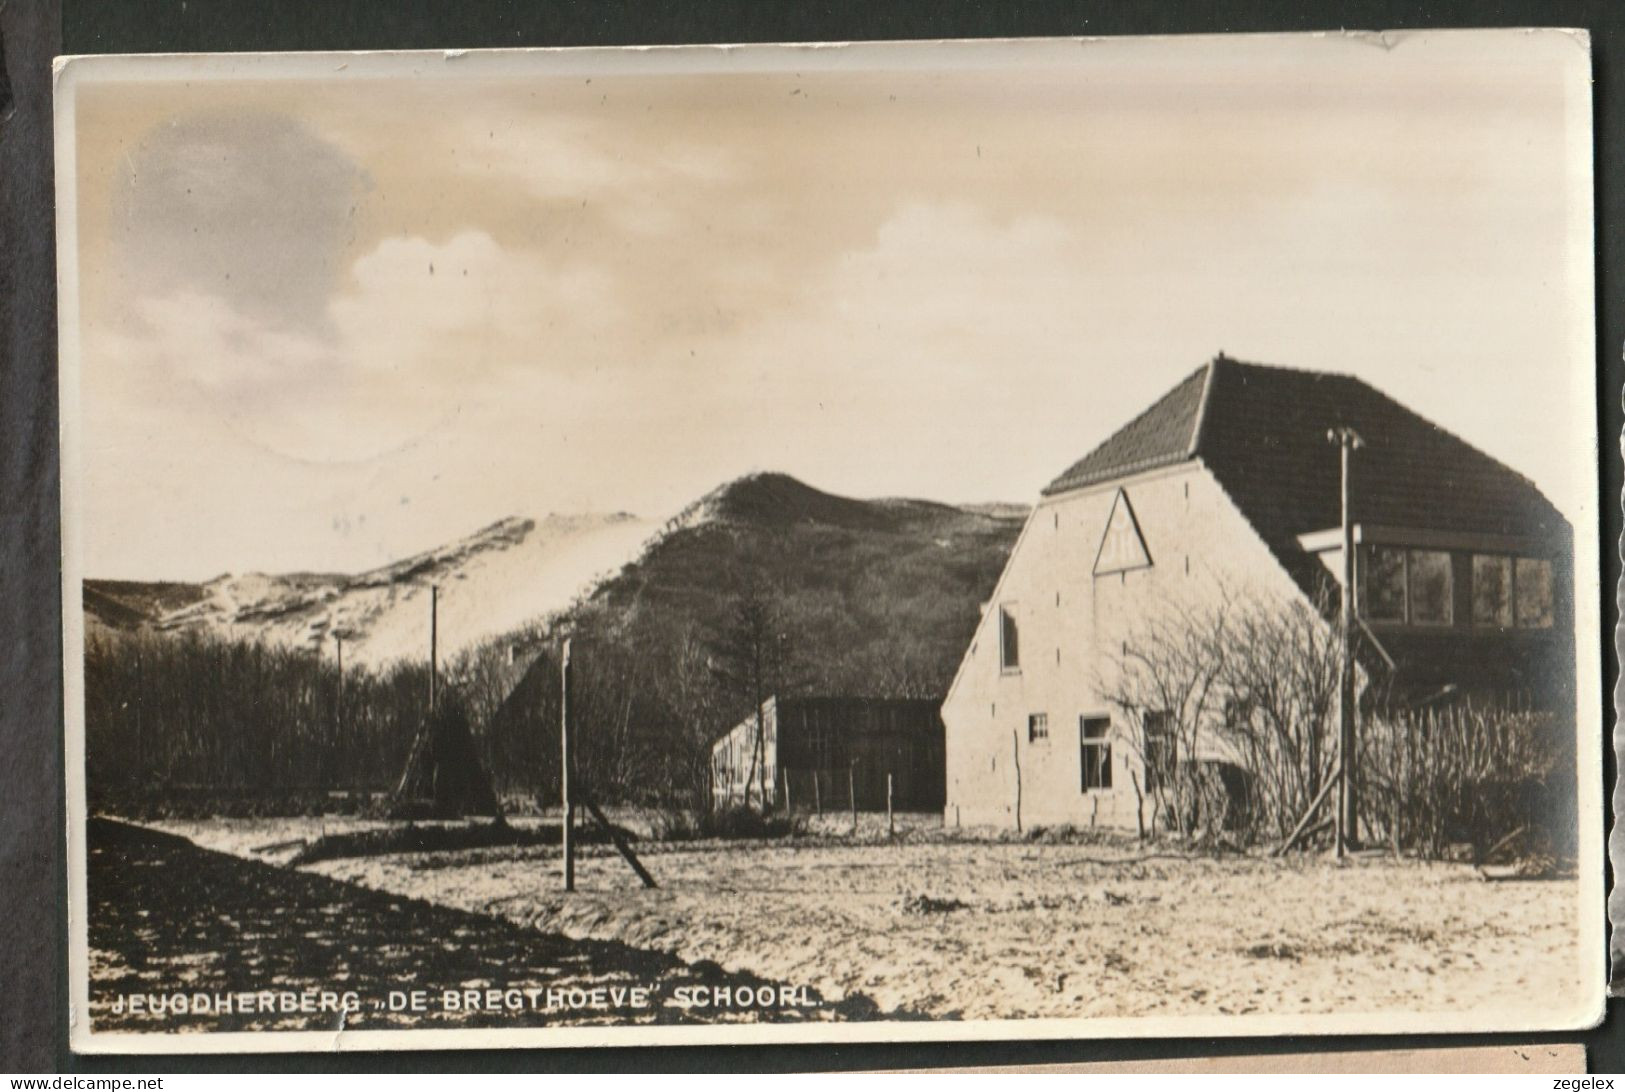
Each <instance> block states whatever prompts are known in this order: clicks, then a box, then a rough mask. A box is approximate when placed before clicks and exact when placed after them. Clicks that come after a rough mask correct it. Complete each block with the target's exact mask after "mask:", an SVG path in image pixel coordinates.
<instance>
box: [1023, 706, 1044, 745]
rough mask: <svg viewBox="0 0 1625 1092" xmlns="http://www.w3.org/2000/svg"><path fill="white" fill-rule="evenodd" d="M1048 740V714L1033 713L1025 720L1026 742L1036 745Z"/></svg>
mask: <svg viewBox="0 0 1625 1092" xmlns="http://www.w3.org/2000/svg"><path fill="white" fill-rule="evenodd" d="M1048 738H1049V714H1048V713H1034V714H1032V715H1031V716H1029V717H1028V718H1027V742H1028V743H1037V742H1038V741H1039V740H1041V739H1048Z"/></svg>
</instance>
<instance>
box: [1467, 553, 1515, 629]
mask: <svg viewBox="0 0 1625 1092" xmlns="http://www.w3.org/2000/svg"><path fill="white" fill-rule="evenodd" d="M1511 624H1512V559H1511V558H1510V557H1501V556H1500V555H1499V554H1474V555H1473V625H1475V626H1510V625H1511Z"/></svg>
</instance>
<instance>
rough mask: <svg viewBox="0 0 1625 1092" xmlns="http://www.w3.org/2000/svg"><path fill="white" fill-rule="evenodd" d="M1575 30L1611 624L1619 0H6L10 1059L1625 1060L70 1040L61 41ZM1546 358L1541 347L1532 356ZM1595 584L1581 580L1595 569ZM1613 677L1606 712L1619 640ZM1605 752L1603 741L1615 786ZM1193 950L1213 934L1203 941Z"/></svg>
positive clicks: (1621, 330) (1353, 1043)
mask: <svg viewBox="0 0 1625 1092" xmlns="http://www.w3.org/2000/svg"><path fill="white" fill-rule="evenodd" d="M1527 25H1538V26H1573V27H1584V28H1586V29H1589V30H1590V31H1591V35H1592V49H1593V61H1594V69H1593V71H1594V77H1595V87H1596V100H1595V103H1596V110H1595V112H1596V125H1597V157H1596V190H1597V202H1596V208H1597V240H1598V250H1597V273H1598V280H1597V299H1598V313H1597V318H1598V347H1599V351H1598V385H1597V392H1598V400H1597V404H1598V426H1599V433H1600V435H1601V436H1602V438H1603V439H1602V448H1601V452H1600V458H1601V465H1602V478H1603V483H1602V484H1603V494H1604V497H1603V503H1602V505H1601V510H1602V513H1603V519H1604V524H1605V526H1604V542H1605V543H1606V544H1607V548H1605V549H1604V550H1603V551H1602V555H1603V559H1604V569H1605V571H1604V572H1603V573H1602V574H1601V578H1602V579H1601V585H1600V586H1601V588H1602V589H1603V591H1602V608H1603V617H1604V618H1617V617H1618V613H1617V610H1616V606H1615V597H1614V594H1613V590H1614V589H1615V588H1616V587H1617V586H1618V577H1619V550H1618V548H1617V546H1616V543H1617V542H1618V540H1619V535H1620V504H1619V500H1618V498H1619V497H1620V495H1621V489H1620V486H1621V483H1620V470H1621V461H1620V459H1619V458H1618V457H1617V447H1616V442H1617V438H1618V437H1619V436H1620V429H1621V418H1622V414H1621V391H1622V387H1625V367H1622V365H1621V347H1622V346H1625V308H1622V307H1621V306H1620V305H1619V299H1618V297H1619V296H1620V283H1621V276H1620V271H1621V270H1622V269H1625V254H1622V249H1625V243H1622V240H1621V237H1620V225H1621V221H1622V212H1625V189H1622V187H1621V183H1620V179H1621V175H1622V173H1625V172H1622V171H1621V165H1622V160H1625V132H1622V128H1625V4H1620V3H1617V2H1582V0H1574V2H1562V0H1551V2H1534V0H1525V2H1516V3H1515V2H1480V3H1471V2H1450V3H1445V2H1419V0H1413V2H1408V3H1406V2H1398V0H1393V2H1375V0H1373V2H1349V0H1345V2H1343V3H1330V2H1311V0H1273V2H1272V0H1257V2H1247V0H1234V2H1220V0H1207V2H1174V0H1164V2H1160V3H1155V4H1153V3H1150V2H1146V0H1117V2H1105V0H1098V2H1074V3H1044V2H1038V0H1026V2H1004V3H996V2H986V3H979V2H975V0H948V2H938V3H923V2H922V3H916V4H898V3H881V2H878V0H870V2H862V0H842V2H834V0H825V2H822V3H799V4H792V3H777V2H772V0H755V2H752V0H732V2H726V3H704V2H701V0H691V2H689V3H671V2H643V3H637V2H632V0H619V2H600V3H591V2H585V0H551V2H548V0H529V2H512V0H439V2H432V3H431V2H423V0H420V2H415V3H390V2H386V0H322V2H319V3H288V2H283V3H275V4H273V3H267V2H265V0H258V2H240V0H239V2H233V0H0V45H3V50H0V60H3V65H0V1071H21V1072H29V1071H47V1070H54V1069H63V1070H71V1071H80V1072H98V1071H129V1072H149V1073H150V1072H162V1071H189V1070H222V1069H223V1070H240V1069H243V1068H245V1067H254V1068H264V1069H271V1070H280V1071H299V1070H329V1069H336V1070H357V1071H372V1070H390V1069H408V1070H422V1069H455V1070H461V1071H468V1070H492V1071H496V1070H508V1069H522V1070H537V1069H541V1070H607V1071H623V1070H631V1071H638V1070H740V1071H757V1070H765V1071H774V1070H807V1069H821V1068H822V1069H852V1068H893V1067H918V1066H966V1065H1006V1064H1015V1063H1058V1062H1068V1061H1105V1060H1110V1059H1133V1058H1144V1057H1153V1056H1169V1055H1211V1054H1237V1053H1258V1052H1265V1053H1277V1052H1296V1051H1303V1050H1317V1049H1323V1050H1376V1049H1385V1048H1392V1047H1398V1046H1406V1047H1420V1046H1429V1045H1437V1046H1444V1045H1483V1044H1494V1043H1509V1042H1527V1041H1531V1040H1533V1041H1537V1042H1563V1041H1574V1040H1576V1039H1578V1040H1580V1041H1583V1042H1584V1043H1585V1044H1586V1045H1587V1047H1588V1051H1589V1054H1590V1065H1591V1068H1592V1070H1593V1071H1595V1072H1619V1071H1625V1032H1622V1031H1621V1028H1620V1023H1621V1021H1620V1017H1619V1014H1618V1012H1617V1011H1616V1008H1617V1005H1615V1004H1610V1007H1609V1013H1608V1018H1607V1020H1606V1021H1605V1023H1604V1024H1603V1025H1602V1026H1601V1027H1599V1028H1597V1029H1594V1030H1593V1031H1590V1032H1586V1033H1583V1034H1579V1035H1574V1034H1569V1035H1548V1036H1435V1037H1429V1038H1416V1037H1409V1038H1375V1037H1337V1038H1307V1037H1303V1038H1271V1039H1201V1040H1137V1041H1117V1042H1097V1041H1045V1042H1034V1041H1027V1042H1001V1043H959V1044H925V1045H911V1044H901V1045H848V1046H825V1047H808V1046H775V1047H726V1048H715V1047H712V1048H698V1047H695V1048H658V1049H654V1048H644V1049H621V1050H608V1051H587V1050H549V1051H534V1050H533V1051H484V1052H465V1053H456V1054H454V1053H447V1052H429V1053H411V1054H409V1053H400V1052H391V1053H387V1054H377V1053H364V1054H347V1055H342V1056H337V1055H272V1056H264V1055H260V1056H242V1055H239V1056H236V1057H235V1058H211V1057H186V1056H174V1057H171V1056H153V1057H144V1058H126V1059H121V1058H110V1057H106V1056H101V1057H75V1056H73V1055H71V1054H70V1053H69V1052H68V1050H67V997H68V990H67V975H66V937H65V930H66V925H67V915H66V899H65V891H66V880H65V875H66V874H65V863H64V846H63V830H64V813H63V788H62V786H63V764H62V732H61V724H62V698H61V667H60V643H61V642H60V632H61V629H60V626H61V618H60V609H59V592H58V587H59V559H60V556H61V555H60V537H59V530H58V497H59V494H58V476H57V446H56V440H57V415H56V329H55V312H56V299H55V265H54V253H53V233H54V214H53V202H52V187H51V171H52V159H51V131H50V127H51V107H50V61H51V58H52V56H53V55H55V54H58V53H137V52H192V51H222V50H230V51H257V50H317V49H319V50H345V49H419V48H428V49H445V48H484V47H498V46H585V45H634V44H643V45H652V44H677V43H689V42H773V41H845V40H875V39H909V38H974V37H1025V36H1045V35H1081V34H1091V35H1094V34H1098V35H1115V34H1190V33H1212V32H1221V31H1291V30H1336V29H1338V28H1344V27H1347V28H1352V29H1365V30H1382V29H1404V28H1410V27H1429V26H1431V27H1490V26H1527ZM1530 366H1531V367H1538V366H1539V364H1538V362H1533V361H1532V362H1531V365H1530ZM1582 586H1583V584H1582ZM1603 653H1604V655H1605V657H1606V659H1605V663H1606V665H1607V672H1606V679H1607V683H1606V686H1607V687H1608V688H1609V691H1610V692H1609V693H1606V694H1604V695H1602V697H1603V699H1604V701H1605V703H1606V706H1605V707H1607V708H1613V701H1612V698H1613V694H1612V687H1613V685H1614V679H1615V677H1616V676H1617V674H1618V671H1617V668H1618V659H1617V657H1616V655H1615V652H1614V647H1613V643H1612V642H1611V641H1608V642H1606V647H1605V648H1604V649H1603ZM1614 769H1615V762H1614V755H1613V753H1612V751H1611V750H1610V751H1609V753H1607V754H1606V755H1605V774H1606V777H1607V785H1608V786H1609V787H1610V789H1611V788H1612V785H1613V780H1614ZM1191 957H1192V958H1193V959H1200V958H1201V953H1200V952H1192V953H1191Z"/></svg>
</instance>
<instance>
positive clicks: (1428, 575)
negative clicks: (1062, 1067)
mask: <svg viewBox="0 0 1625 1092" xmlns="http://www.w3.org/2000/svg"><path fill="white" fill-rule="evenodd" d="M1406 568H1407V569H1408V570H1409V572H1408V580H1407V581H1406V585H1407V588H1408V595H1407V596H1406V598H1407V600H1408V601H1409V605H1410V621H1411V624H1412V625H1418V626H1448V625H1449V624H1450V623H1451V622H1452V621H1453V620H1454V610H1453V606H1454V583H1453V581H1452V578H1451V567H1450V555H1449V554H1448V553H1446V552H1445V551H1444V550H1412V551H1411V552H1410V556H1409V557H1408V558H1406Z"/></svg>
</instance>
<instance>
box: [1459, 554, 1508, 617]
mask: <svg viewBox="0 0 1625 1092" xmlns="http://www.w3.org/2000/svg"><path fill="white" fill-rule="evenodd" d="M1480 560H1484V561H1498V562H1501V563H1502V564H1503V565H1505V566H1506V603H1505V604H1504V605H1505V607H1506V621H1504V622H1503V621H1501V620H1499V619H1493V620H1490V621H1484V620H1482V619H1480V618H1479V616H1478V587H1479V579H1478V563H1479V561H1480ZM1468 572H1469V573H1470V577H1469V579H1470V580H1471V581H1472V586H1471V587H1470V588H1469V589H1468V598H1469V599H1470V600H1471V603H1470V609H1471V615H1470V622H1471V625H1472V627H1473V628H1474V629H1482V630H1507V629H1515V628H1517V625H1518V558H1517V555H1516V554H1503V553H1485V552H1481V551H1477V550H1475V551H1473V553H1472V554H1471V555H1470V558H1469V561H1468Z"/></svg>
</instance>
